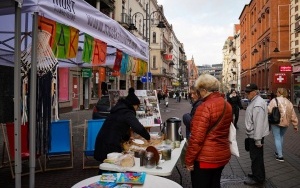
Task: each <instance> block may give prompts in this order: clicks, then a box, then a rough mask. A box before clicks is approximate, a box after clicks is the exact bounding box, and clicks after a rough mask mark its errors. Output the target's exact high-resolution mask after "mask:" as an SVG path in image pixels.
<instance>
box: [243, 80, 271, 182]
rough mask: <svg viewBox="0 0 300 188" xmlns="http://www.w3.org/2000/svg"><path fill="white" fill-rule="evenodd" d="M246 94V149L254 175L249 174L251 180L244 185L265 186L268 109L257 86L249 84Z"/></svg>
mask: <svg viewBox="0 0 300 188" xmlns="http://www.w3.org/2000/svg"><path fill="white" fill-rule="evenodd" d="M245 92H246V97H247V98H248V100H249V101H250V102H249V105H248V107H247V109H246V113H245V126H246V135H247V137H248V138H247V139H246V140H247V142H245V144H246V146H245V148H247V149H248V150H249V153H250V159H251V171H252V173H250V174H248V177H249V178H250V179H248V180H246V181H244V184H245V185H249V186H263V184H264V182H265V179H266V174H265V165H264V148H263V145H264V138H265V136H267V135H269V122H268V107H267V104H266V102H265V101H264V99H263V98H261V97H260V96H259V94H258V93H259V91H258V87H257V85H256V84H254V83H251V84H248V85H247V86H246V88H245ZM246 140H245V141H246Z"/></svg>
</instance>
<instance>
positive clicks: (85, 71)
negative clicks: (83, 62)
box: [81, 68, 92, 78]
mask: <svg viewBox="0 0 300 188" xmlns="http://www.w3.org/2000/svg"><path fill="white" fill-rule="evenodd" d="M81 75H82V77H83V78H90V77H92V69H86V68H83V69H82V70H81Z"/></svg>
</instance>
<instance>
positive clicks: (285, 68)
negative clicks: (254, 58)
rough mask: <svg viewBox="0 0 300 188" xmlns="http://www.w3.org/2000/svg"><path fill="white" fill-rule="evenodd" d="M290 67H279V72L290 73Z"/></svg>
mask: <svg viewBox="0 0 300 188" xmlns="http://www.w3.org/2000/svg"><path fill="white" fill-rule="evenodd" d="M292 70H293V68H292V66H279V72H292Z"/></svg>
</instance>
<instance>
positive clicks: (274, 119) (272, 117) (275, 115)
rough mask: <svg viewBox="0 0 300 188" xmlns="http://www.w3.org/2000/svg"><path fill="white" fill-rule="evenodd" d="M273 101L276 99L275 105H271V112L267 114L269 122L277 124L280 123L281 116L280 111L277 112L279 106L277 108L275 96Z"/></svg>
mask: <svg viewBox="0 0 300 188" xmlns="http://www.w3.org/2000/svg"><path fill="white" fill-rule="evenodd" d="M275 101H276V105H277V106H274V107H273V109H272V112H271V114H269V116H268V119H269V123H270V124H279V123H280V117H281V116H280V112H279V108H278V100H277V98H275Z"/></svg>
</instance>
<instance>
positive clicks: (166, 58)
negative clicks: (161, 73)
mask: <svg viewBox="0 0 300 188" xmlns="http://www.w3.org/2000/svg"><path fill="white" fill-rule="evenodd" d="M164 58H165V60H166V61H172V59H173V55H172V54H164Z"/></svg>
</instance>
